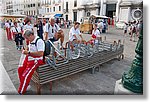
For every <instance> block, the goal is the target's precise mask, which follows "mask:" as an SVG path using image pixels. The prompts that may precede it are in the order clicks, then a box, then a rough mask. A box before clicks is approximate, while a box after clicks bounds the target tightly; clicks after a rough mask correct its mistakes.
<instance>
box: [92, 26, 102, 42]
mask: <svg viewBox="0 0 150 102" xmlns="http://www.w3.org/2000/svg"><path fill="white" fill-rule="evenodd" d="M98 37H100V32H99V30H98V29H96V30H93V31H92V38H94V39H95V43H98V40H97V38H98Z"/></svg>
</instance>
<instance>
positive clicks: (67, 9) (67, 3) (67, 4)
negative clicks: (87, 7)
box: [66, 2, 68, 12]
mask: <svg viewBox="0 0 150 102" xmlns="http://www.w3.org/2000/svg"><path fill="white" fill-rule="evenodd" d="M66 12H68V2H66Z"/></svg>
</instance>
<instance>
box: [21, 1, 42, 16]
mask: <svg viewBox="0 0 150 102" xmlns="http://www.w3.org/2000/svg"><path fill="white" fill-rule="evenodd" d="M40 8H41V4H40V0H24V14H25V15H27V16H34V17H36V16H38V15H39V9H40Z"/></svg>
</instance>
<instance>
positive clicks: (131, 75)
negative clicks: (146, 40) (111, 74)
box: [122, 25, 143, 93]
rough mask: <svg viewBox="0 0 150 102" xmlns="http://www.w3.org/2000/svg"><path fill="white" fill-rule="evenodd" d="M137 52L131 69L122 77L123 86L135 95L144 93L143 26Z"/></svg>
mask: <svg viewBox="0 0 150 102" xmlns="http://www.w3.org/2000/svg"><path fill="white" fill-rule="evenodd" d="M135 52H136V55H135V59H134V60H133V62H132V65H131V69H130V70H129V71H128V72H125V73H124V74H123V76H122V84H123V87H124V88H126V89H128V90H130V91H132V92H134V93H143V25H142V29H141V31H140V36H139V40H138V43H137V46H136V49H135Z"/></svg>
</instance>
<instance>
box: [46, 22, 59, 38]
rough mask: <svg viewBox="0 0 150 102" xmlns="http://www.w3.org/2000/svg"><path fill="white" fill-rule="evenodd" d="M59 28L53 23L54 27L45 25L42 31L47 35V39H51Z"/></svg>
mask: <svg viewBox="0 0 150 102" xmlns="http://www.w3.org/2000/svg"><path fill="white" fill-rule="evenodd" d="M59 30H61V28H60V27H59V26H58V25H57V24H56V23H55V25H54V26H51V24H49V23H46V25H45V29H44V31H45V32H46V33H48V39H52V38H53V37H54V35H55V33H57V32H58V31H59Z"/></svg>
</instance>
